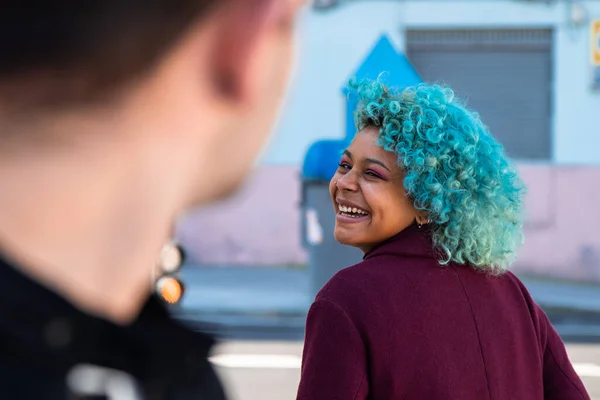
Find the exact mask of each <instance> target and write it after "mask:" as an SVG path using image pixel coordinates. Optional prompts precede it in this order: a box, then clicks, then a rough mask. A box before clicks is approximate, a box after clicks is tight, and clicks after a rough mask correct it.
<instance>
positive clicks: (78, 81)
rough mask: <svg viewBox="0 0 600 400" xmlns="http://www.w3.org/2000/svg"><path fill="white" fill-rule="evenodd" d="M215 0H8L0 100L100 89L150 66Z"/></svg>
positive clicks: (56, 98) (42, 99)
mask: <svg viewBox="0 0 600 400" xmlns="http://www.w3.org/2000/svg"><path fill="white" fill-rule="evenodd" d="M219 1H223V0H21V1H16V0H12V1H9V2H8V3H9V4H3V5H2V11H1V12H0V102H1V103H4V104H8V105H11V104H12V105H15V103H17V104H19V103H26V104H27V106H31V105H33V106H57V105H61V104H65V103H72V102H82V101H83V102H87V101H89V100H94V99H98V98H102V97H105V96H106V95H108V94H109V93H111V92H113V91H114V90H115V89H118V88H119V87H121V86H122V85H123V84H125V83H127V82H128V81H130V80H132V79H134V78H135V77H137V76H140V75H142V74H143V73H144V72H147V71H148V70H150V69H151V68H152V66H153V65H154V64H155V63H156V62H157V60H159V59H160V57H161V55H163V54H164V53H165V52H166V51H168V50H169V49H170V47H171V46H172V45H173V44H174V43H175V42H176V40H177V39H178V38H180V37H181V36H182V35H183V34H184V33H185V32H186V30H187V29H189V28H190V27H191V26H192V24H193V23H194V22H196V21H197V20H199V19H200V18H202V17H204V16H205V15H206V14H207V13H208V11H209V9H210V8H211V6H214V5H215V4H216V3H218V2H219ZM23 105H25V104H21V106H23Z"/></svg>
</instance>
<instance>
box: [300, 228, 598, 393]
mask: <svg viewBox="0 0 600 400" xmlns="http://www.w3.org/2000/svg"><path fill="white" fill-rule="evenodd" d="M298 399H300V400H336V399H340V400H352V399H372V400H392V399H393V400H471V399H472V400H487V399H490V400H542V399H546V400H550V399H556V400H572V399H573V400H574V399H589V396H588V394H587V393H586V390H585V388H584V386H583V384H582V382H581V380H580V379H579V377H578V376H577V374H576V373H575V371H574V370H573V367H572V365H571V363H570V361H569V359H568V357H567V353H566V351H565V347H564V344H563V343H562V341H561V339H560V337H559V336H558V334H557V333H556V331H555V330H554V329H553V327H552V326H551V325H550V322H549V321H548V318H547V317H546V315H545V314H544V312H543V311H542V310H541V309H540V308H539V307H538V305H537V304H536V303H535V302H534V301H533V300H532V299H531V297H530V295H529V293H528V292H527V289H525V287H524V286H523V284H522V283H521V282H520V281H519V279H518V278H517V277H515V276H514V275H513V274H512V273H506V274H504V275H502V276H500V277H494V276H489V275H486V274H483V273H479V272H476V271H475V270H474V269H473V268H470V267H466V266H461V265H450V266H446V267H440V266H439V264H438V262H437V259H436V257H435V256H434V254H433V251H432V246H431V240H430V236H429V234H428V231H427V230H426V229H425V228H423V229H422V230H419V229H418V228H416V226H412V227H410V228H407V229H406V230H404V231H402V232H401V233H400V234H398V235H397V236H396V237H394V238H392V239H390V240H389V241H387V242H385V243H384V244H382V245H380V246H378V247H377V248H375V249H373V250H372V251H371V252H370V253H368V254H367V255H366V256H365V258H364V261H363V262H361V263H360V264H357V265H355V266H352V267H349V268H346V269H344V270H342V271H340V272H339V273H338V274H337V275H336V276H334V277H333V278H332V279H331V280H330V281H329V282H328V283H327V284H326V285H325V287H324V288H323V289H322V290H321V292H320V293H319V294H318V295H317V298H316V300H315V302H314V304H313V305H312V307H311V308H310V311H309V314H308V320H307V325H306V342H305V348H304V355H303V363H302V379H301V382H300V388H299V392H298Z"/></svg>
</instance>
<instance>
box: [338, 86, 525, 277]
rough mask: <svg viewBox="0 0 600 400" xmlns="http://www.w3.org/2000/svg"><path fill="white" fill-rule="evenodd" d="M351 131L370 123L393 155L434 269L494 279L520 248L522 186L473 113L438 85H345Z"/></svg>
mask: <svg viewBox="0 0 600 400" xmlns="http://www.w3.org/2000/svg"><path fill="white" fill-rule="evenodd" d="M350 90H351V91H352V92H353V93H354V94H355V95H357V97H358V106H357V109H356V111H355V123H356V128H357V130H358V131H361V130H363V129H365V128H366V127H368V126H375V127H378V128H379V129H380V131H379V144H380V145H381V146H382V147H383V148H384V149H385V150H387V151H392V152H395V153H396V154H397V156H398V165H399V166H400V167H401V168H402V169H403V170H404V173H405V178H404V187H405V189H406V191H407V193H408V195H409V196H410V198H411V199H413V201H414V205H415V207H416V208H417V209H419V210H424V211H426V212H427V213H428V215H429V219H430V221H431V229H432V235H433V244H434V246H435V247H436V248H437V249H438V250H440V253H441V257H440V258H441V260H440V263H441V264H448V263H450V262H455V263H459V264H468V265H471V266H473V267H475V268H477V269H480V270H482V271H485V272H489V273H493V274H501V273H502V272H504V271H505V270H506V269H507V268H508V267H509V266H510V264H511V263H512V262H513V260H514V258H515V256H516V250H517V248H518V247H519V246H520V245H521V244H522V243H523V223H522V204H523V194H524V191H525V190H524V186H523V183H522V181H521V180H520V178H519V176H518V175H517V172H516V169H515V167H514V165H513V164H512V163H511V162H510V161H509V159H508V158H507V157H506V155H505V153H504V148H503V147H502V145H501V144H499V143H498V142H497V141H496V140H495V139H494V138H493V137H492V135H491V134H490V132H489V130H488V128H487V127H486V126H485V125H484V124H483V123H482V122H481V120H480V118H479V115H478V114H477V113H475V112H473V111H471V110H470V109H469V108H467V107H466V106H465V104H464V103H463V102H462V101H460V100H459V99H457V98H456V97H455V95H454V92H453V91H452V90H451V89H450V88H447V87H443V86H439V85H429V84H419V85H417V86H412V87H408V88H405V89H403V90H400V89H397V90H395V89H392V88H389V87H387V86H386V85H385V84H383V83H382V82H380V80H363V81H360V82H356V81H351V82H350Z"/></svg>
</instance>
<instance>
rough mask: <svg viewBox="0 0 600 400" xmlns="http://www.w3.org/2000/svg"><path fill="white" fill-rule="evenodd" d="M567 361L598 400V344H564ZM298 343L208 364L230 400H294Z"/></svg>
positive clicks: (226, 355) (232, 348)
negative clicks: (226, 391) (569, 358)
mask: <svg viewBox="0 0 600 400" xmlns="http://www.w3.org/2000/svg"><path fill="white" fill-rule="evenodd" d="M567 347H568V350H569V354H570V356H571V360H572V362H573V363H574V365H575V367H576V368H577V369H578V372H579V373H580V375H581V376H582V379H583V381H584V382H585V384H586V386H587V388H588V391H589V392H590V395H591V396H592V399H593V400H600V344H568V346H567ZM301 353H302V343H301V342H296V341H294V342H273V341H268V342H241V341H231V342H226V343H224V344H222V345H221V346H220V347H219V348H217V350H216V352H215V355H214V356H213V358H212V360H213V363H214V364H215V365H217V366H218V370H219V372H220V374H221V376H222V378H223V380H224V382H225V384H226V385H227V388H228V391H229V394H230V396H231V398H232V400H286V399H294V398H295V394H296V388H297V386H298V381H299V377H300V369H299V366H300V355H301Z"/></svg>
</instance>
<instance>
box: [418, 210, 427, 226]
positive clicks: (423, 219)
mask: <svg viewBox="0 0 600 400" xmlns="http://www.w3.org/2000/svg"><path fill="white" fill-rule="evenodd" d="M415 221H417V224H419V225H427V224H428V223H429V213H428V212H427V211H417V216H416V217H415Z"/></svg>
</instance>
